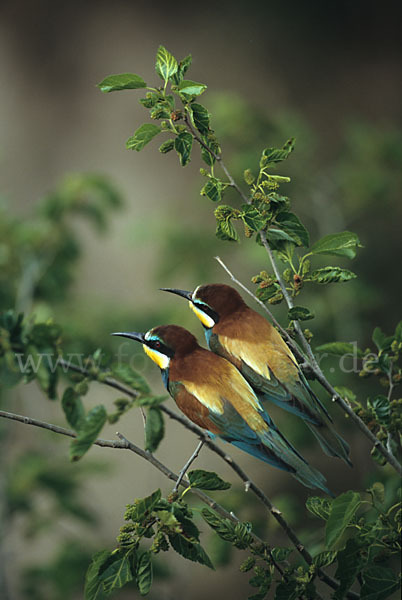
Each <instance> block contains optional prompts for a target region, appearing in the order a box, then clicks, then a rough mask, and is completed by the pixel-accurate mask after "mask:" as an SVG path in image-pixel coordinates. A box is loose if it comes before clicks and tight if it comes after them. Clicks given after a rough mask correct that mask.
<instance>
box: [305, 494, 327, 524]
mask: <svg viewBox="0 0 402 600" xmlns="http://www.w3.org/2000/svg"><path fill="white" fill-rule="evenodd" d="M306 508H307V510H308V511H310V512H311V513H312V514H313V515H315V516H316V517H318V518H320V519H323V520H324V521H326V520H327V519H328V517H329V513H330V511H331V502H330V501H329V500H327V499H326V498H320V497H319V496H311V497H310V498H307V501H306Z"/></svg>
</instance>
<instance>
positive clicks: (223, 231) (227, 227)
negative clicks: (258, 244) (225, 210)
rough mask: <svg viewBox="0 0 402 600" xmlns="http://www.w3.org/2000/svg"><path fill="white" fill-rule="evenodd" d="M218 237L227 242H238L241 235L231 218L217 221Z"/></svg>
mask: <svg viewBox="0 0 402 600" xmlns="http://www.w3.org/2000/svg"><path fill="white" fill-rule="evenodd" d="M215 233H216V237H217V238H219V239H220V240H224V241H227V242H238V241H239V236H238V234H237V231H236V229H235V228H234V227H233V225H232V222H231V220H230V219H225V220H223V221H218V222H217V223H216V232H215Z"/></svg>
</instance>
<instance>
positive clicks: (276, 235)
mask: <svg viewBox="0 0 402 600" xmlns="http://www.w3.org/2000/svg"><path fill="white" fill-rule="evenodd" d="M267 240H268V242H269V243H270V244H271V245H272V247H273V248H274V249H277V244H276V243H275V242H291V243H292V244H294V243H295V241H294V239H293V238H292V237H291V236H290V235H289V234H288V233H286V231H282V230H281V229H276V228H275V227H270V228H269V229H268V231H267Z"/></svg>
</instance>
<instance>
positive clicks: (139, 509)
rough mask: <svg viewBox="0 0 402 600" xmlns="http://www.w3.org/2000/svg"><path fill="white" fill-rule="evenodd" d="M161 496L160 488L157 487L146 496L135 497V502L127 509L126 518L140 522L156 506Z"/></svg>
mask: <svg viewBox="0 0 402 600" xmlns="http://www.w3.org/2000/svg"><path fill="white" fill-rule="evenodd" d="M161 497H162V492H161V490H160V489H157V490H155V492H153V493H152V494H151V495H150V496H147V497H146V498H137V499H136V500H135V503H134V504H133V505H131V506H129V508H128V509H127V512H126V519H127V520H128V519H130V520H131V521H134V522H135V523H142V521H143V520H144V519H145V518H146V517H148V516H149V515H150V514H151V512H152V511H153V509H154V508H155V507H156V506H157V504H158V503H159V501H160V499H161Z"/></svg>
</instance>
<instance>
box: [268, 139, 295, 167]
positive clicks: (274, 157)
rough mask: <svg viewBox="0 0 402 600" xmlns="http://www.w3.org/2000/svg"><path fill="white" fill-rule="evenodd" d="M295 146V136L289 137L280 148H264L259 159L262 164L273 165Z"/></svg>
mask: <svg viewBox="0 0 402 600" xmlns="http://www.w3.org/2000/svg"><path fill="white" fill-rule="evenodd" d="M294 147H295V138H290V139H289V140H288V141H287V142H286V144H285V145H284V146H283V147H282V148H266V149H265V150H264V151H263V153H262V158H261V161H262V162H264V166H269V165H274V164H276V163H279V162H282V161H283V160H285V159H286V158H287V157H288V156H289V154H290V153H291V152H293V149H294Z"/></svg>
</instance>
